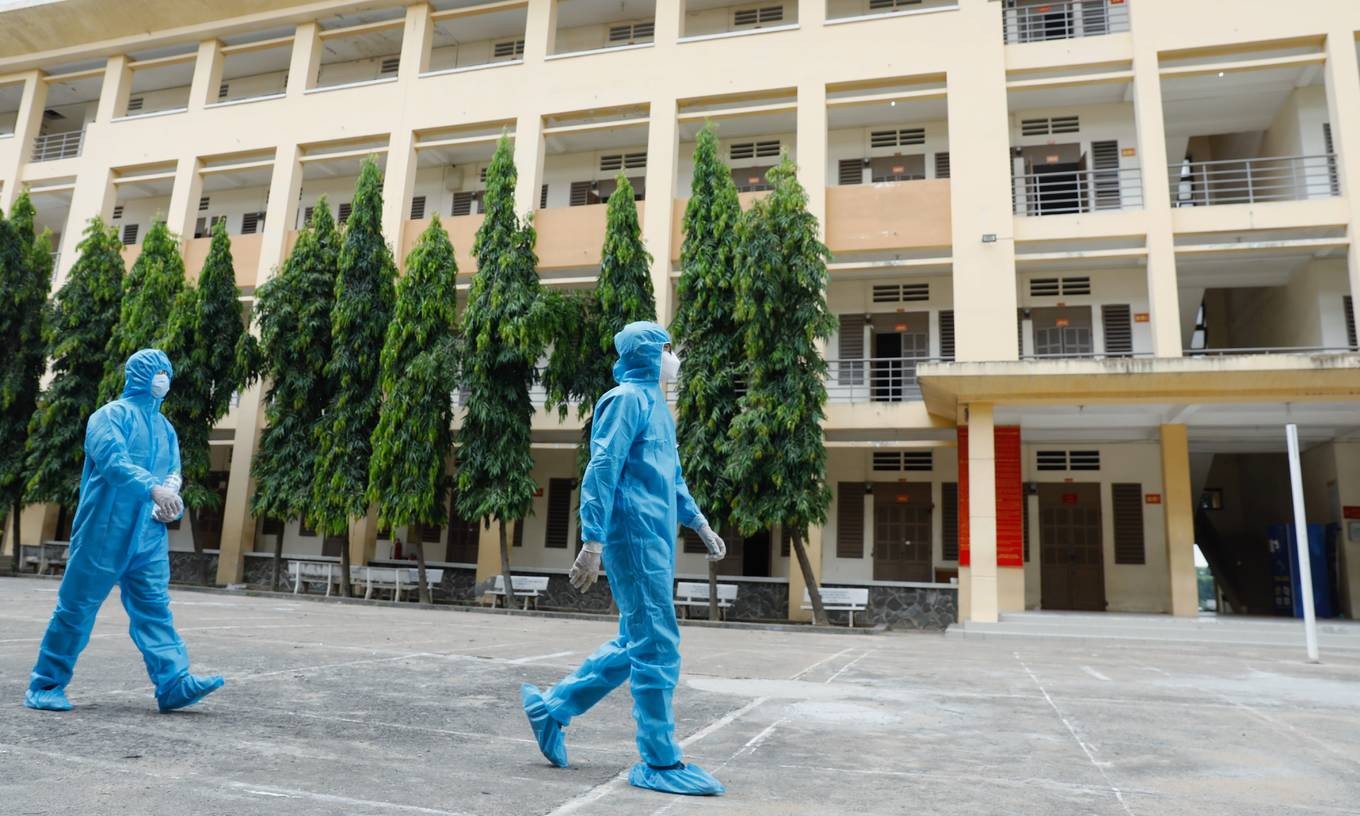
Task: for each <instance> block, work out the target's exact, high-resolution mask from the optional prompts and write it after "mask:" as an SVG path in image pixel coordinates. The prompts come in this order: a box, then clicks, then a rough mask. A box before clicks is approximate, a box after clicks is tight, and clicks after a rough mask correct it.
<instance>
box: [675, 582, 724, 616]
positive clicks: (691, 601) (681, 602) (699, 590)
mask: <svg viewBox="0 0 1360 816" xmlns="http://www.w3.org/2000/svg"><path fill="white" fill-rule="evenodd" d="M736 600H737V585H736V584H718V610H719V614H720V615H722V618H723V620H726V619H727V610H729V609H731V608H732V604H733V603H735V602H736ZM675 605H676V606H677V607H679V608H680V615H681V616H682V617H688V616H689V607H691V606H700V607H703V608H704V609H707V608H708V584H707V583H701V582H699V581H676V582H675Z"/></svg>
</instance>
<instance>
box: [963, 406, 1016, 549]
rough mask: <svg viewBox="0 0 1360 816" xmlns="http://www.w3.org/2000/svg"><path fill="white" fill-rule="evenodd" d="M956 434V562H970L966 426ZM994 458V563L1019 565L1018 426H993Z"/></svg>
mask: <svg viewBox="0 0 1360 816" xmlns="http://www.w3.org/2000/svg"><path fill="white" fill-rule="evenodd" d="M958 437H959V446H958V451H959V566H960V567H966V566H968V565H969V564H970V563H971V556H970V551H969V546H968V428H966V427H963V428H959V429H958ZM992 440H993V445H994V451H993V452H994V456H995V462H996V471H995V472H996V565H997V566H998V567H1022V566H1024V564H1025V543H1024V542H1025V539H1024V521H1023V519H1024V513H1023V502H1024V501H1025V491H1024V484H1023V483H1022V482H1021V479H1020V429H1019V428H1018V427H1000V428H995V429H993V434H992Z"/></svg>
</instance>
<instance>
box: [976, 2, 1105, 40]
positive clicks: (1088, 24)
mask: <svg viewBox="0 0 1360 816" xmlns="http://www.w3.org/2000/svg"><path fill="white" fill-rule="evenodd" d="M1001 14H1002V20H1003V21H1004V28H1005V37H1006V44H1007V45H1010V44H1013V43H1028V42H1044V41H1046V40H1070V39H1073V38H1074V37H1098V36H1100V35H1101V34H1113V33H1115V32H1119V31H1128V30H1129V6H1128V2H1127V0H1059V1H1058V2H1053V3H1028V2H1027V3H1023V4H1022V3H1020V2H1017V0H1006V5H1005V7H1004V8H1003V9H1002V10H1001Z"/></svg>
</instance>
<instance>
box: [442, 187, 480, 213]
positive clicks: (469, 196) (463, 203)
mask: <svg viewBox="0 0 1360 816" xmlns="http://www.w3.org/2000/svg"><path fill="white" fill-rule="evenodd" d="M481 200H482V194H481V193H479V192H478V193H472V192H462V193H454V194H453V210H452V211H451V212H450V213H449V214H450V215H471V214H472V213H474V212H479V211H480V210H481V207H480V206H479V204H480V202H481Z"/></svg>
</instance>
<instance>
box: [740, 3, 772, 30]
mask: <svg viewBox="0 0 1360 816" xmlns="http://www.w3.org/2000/svg"><path fill="white" fill-rule="evenodd" d="M783 19H784V7H783V6H765V7H764V8H751V9H737V10H735V11H733V12H732V25H733V26H735V27H737V28H752V27H759V26H762V25H768V24H770V23H777V22H780V21H781V20H783Z"/></svg>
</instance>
